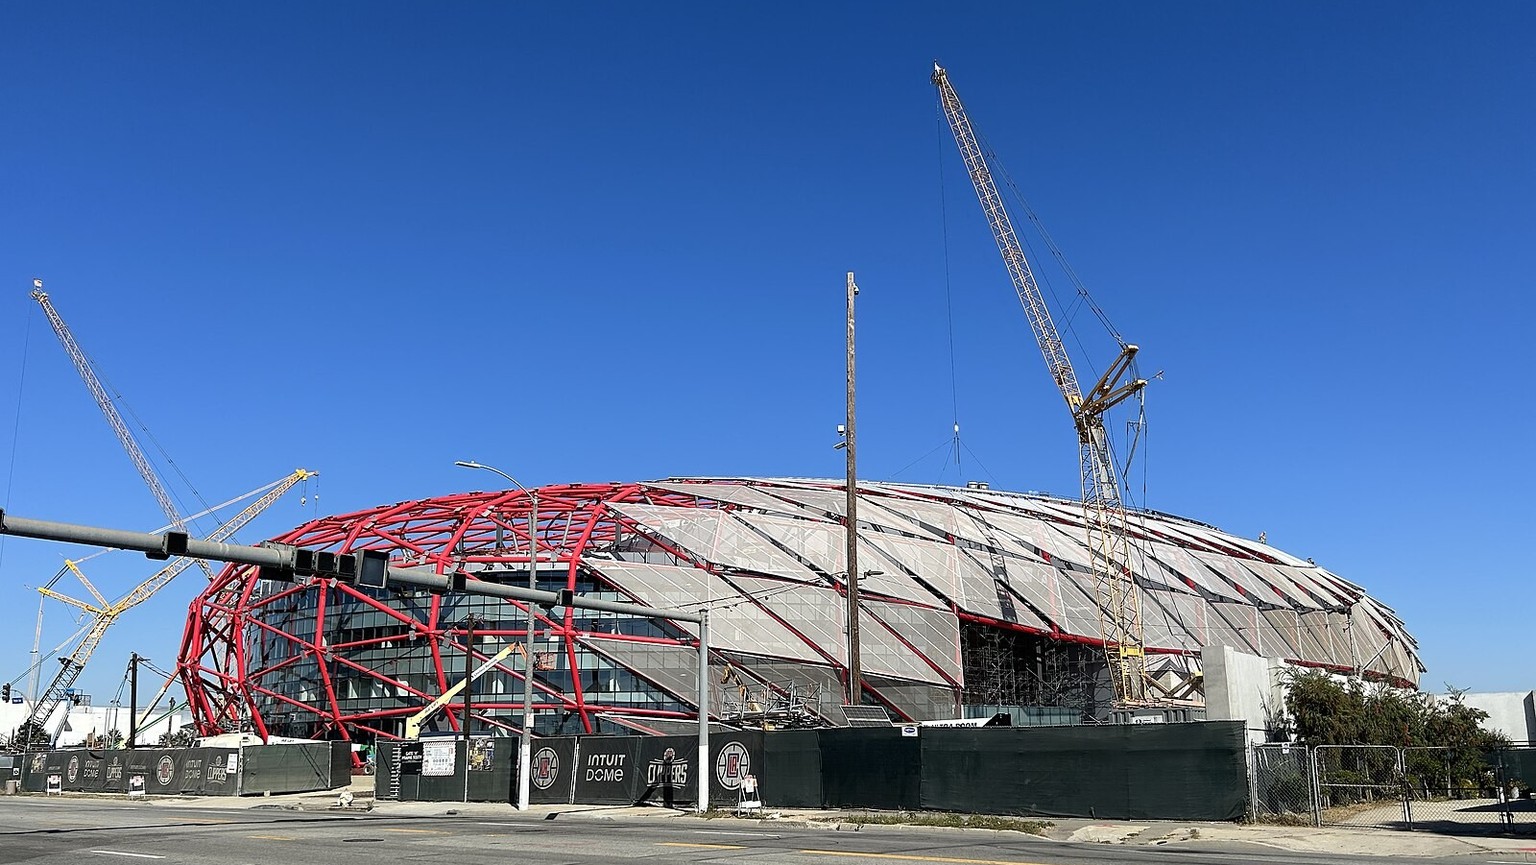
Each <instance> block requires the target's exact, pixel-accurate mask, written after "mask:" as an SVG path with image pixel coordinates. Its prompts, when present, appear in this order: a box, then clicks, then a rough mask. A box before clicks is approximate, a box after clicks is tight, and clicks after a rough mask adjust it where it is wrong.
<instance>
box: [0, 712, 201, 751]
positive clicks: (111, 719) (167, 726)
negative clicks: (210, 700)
mask: <svg viewBox="0 0 1536 865" xmlns="http://www.w3.org/2000/svg"><path fill="white" fill-rule="evenodd" d="M31 712H32V704H31V702H30V701H29V702H26V703H6V704H3V705H0V734H4V735H5V737H6V738H10V737H11V735H12V734H13V733H15V731H16V728H17V727H20V726H21V724H22V722H24V721H26V720H27V716H28V715H29V714H31ZM159 714H160V712H159V711H156V712H155V713H154V715H155V716H158V715H159ZM58 722H59V713H58V711H55V712H54V715H53V723H54V724H55V725H57V724H58ZM191 723H192V716H191V715H190V714H189V713H187V712H186V711H184V710H178V711H176V712H174V713H172V714H171V715H170V716H169V717H168V718H166V719H164V720H162V721H160V722H158V723H156V724H154V725H152V726H149V727H141V728H140V729H139V744H141V745H153V744H155V743H156V742H159V741H160V736H161V735H162V734H164V733H168V732H174V731H176V730H179V729H181V728H182V727H183V726H185V725H187V724H191ZM110 730H118V731H119V732H121V733H122V734H123V735H124V736H126V735H128V707H127V706H72V707H70V712H69V719H68V722H67V723H66V724H65V726H64V730H63V732H62V733H60V734H59V741H58V745H59V747H61V748H67V747H70V746H72V745H80V744H83V743H84V742H85V737H86V736H87V735H89V734H91V733H95V734H96V735H98V736H105V735H106V734H107V732H108V731H110Z"/></svg>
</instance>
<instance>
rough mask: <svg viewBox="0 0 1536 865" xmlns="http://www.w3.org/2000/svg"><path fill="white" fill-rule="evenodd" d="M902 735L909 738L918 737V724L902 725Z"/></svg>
mask: <svg viewBox="0 0 1536 865" xmlns="http://www.w3.org/2000/svg"><path fill="white" fill-rule="evenodd" d="M901 735H903V736H908V737H910V736H916V735H917V725H916V724H902V725H901Z"/></svg>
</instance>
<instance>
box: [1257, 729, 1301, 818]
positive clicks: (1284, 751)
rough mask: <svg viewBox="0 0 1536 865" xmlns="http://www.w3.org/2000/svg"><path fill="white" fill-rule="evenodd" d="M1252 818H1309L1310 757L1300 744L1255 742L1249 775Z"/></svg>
mask: <svg viewBox="0 0 1536 865" xmlns="http://www.w3.org/2000/svg"><path fill="white" fill-rule="evenodd" d="M1249 782H1250V791H1249V792H1250V793H1251V794H1252V797H1253V818H1254V819H1255V820H1257V821H1261V822H1265V823H1293V824H1294V823H1305V824H1311V823H1312V822H1313V818H1314V814H1313V811H1312V760H1311V755H1310V754H1309V753H1308V751H1307V749H1306V748H1304V747H1302V746H1300V745H1289V744H1281V745H1255V746H1253V764H1252V770H1251V774H1250V775H1249Z"/></svg>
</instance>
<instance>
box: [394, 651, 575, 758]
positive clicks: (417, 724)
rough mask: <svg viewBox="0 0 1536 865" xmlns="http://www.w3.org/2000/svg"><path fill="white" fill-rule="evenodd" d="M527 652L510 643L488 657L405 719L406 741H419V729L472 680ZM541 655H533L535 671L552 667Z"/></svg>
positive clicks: (528, 685) (538, 653)
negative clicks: (515, 655)
mask: <svg viewBox="0 0 1536 865" xmlns="http://www.w3.org/2000/svg"><path fill="white" fill-rule="evenodd" d="M527 651H528V650H527V649H525V648H524V647H523V644H522V643H511V644H508V645H507V646H506V647H505V648H503V649H502V650H501V651H499V652H497V653H496V654H494V655H492V656H490V657H489V658H487V659H486V660H485V663H483V664H481V665H480V666H478V667H476V668H475V669H474V670H473V671H471V672H470V674H469V676H468V678H464V679H460V680H459V681H457V682H455V683H454V684H452V685H450V686H449V687H448V690H446V691H444V692H443V693H442V694H441V695H439V696H438V697H437V699H435V700H433V701H432V702H430V703H428V704H426V705H425V706H423V707H421V711H419V712H417V713H416V714H414V715H412V716H410V717H409V718H406V719H405V738H407V739H420V738H421V727H422V725H423V724H425V723H426V722H428V721H430V720H431V719H432V716H433V715H436V714H437V713H438V712H440V711H442V708H443V707H444V706H446V705H448V704H449V703H451V702H453V698H454V697H456V696H458V695H459V692H460V691H463V690H464V688H465V687H466V686H467V685H468V684H469V683H470V682H473V681H474V680H476V679H478V678H480V677H481V676H483V675H485V674H486V673H488V672H490V671H491V669H492V668H493V667H495V666H496V665H497V664H500V663H501V662H502V661H505V660H506V659H507V658H508V657H510V656H511V655H512V654H513V653H514V652H516V653H523V654H526V653H527ZM541 654H542V653H540V652H535V653H534V655H535V657H534V669H536V670H547V669H551V668H552V665H549V664H547V663H545V662H543V661H541V660H540V659H539V657H538V656H539V655H541ZM532 686H533V683H531V682H529V683H525V684H524V687H532ZM465 723H466V724H468V719H465Z"/></svg>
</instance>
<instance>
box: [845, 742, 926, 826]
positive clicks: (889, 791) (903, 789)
mask: <svg viewBox="0 0 1536 865" xmlns="http://www.w3.org/2000/svg"><path fill="white" fill-rule="evenodd" d="M918 741H919V740H918V738H917V737H915V736H903V735H901V730H899V729H897V728H895V727H891V728H889V729H887V728H883V727H847V728H839V729H835V730H822V731H820V744H821V790H822V800H823V804H824V805H825V806H827V807H832V808H841V807H856V808H882V809H889V810H898V809H905V808H917V807H919V803H920V790H921V787H920V783H919V782H920V778H921V772H922V755H921V752H920V751H919V748H918Z"/></svg>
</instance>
